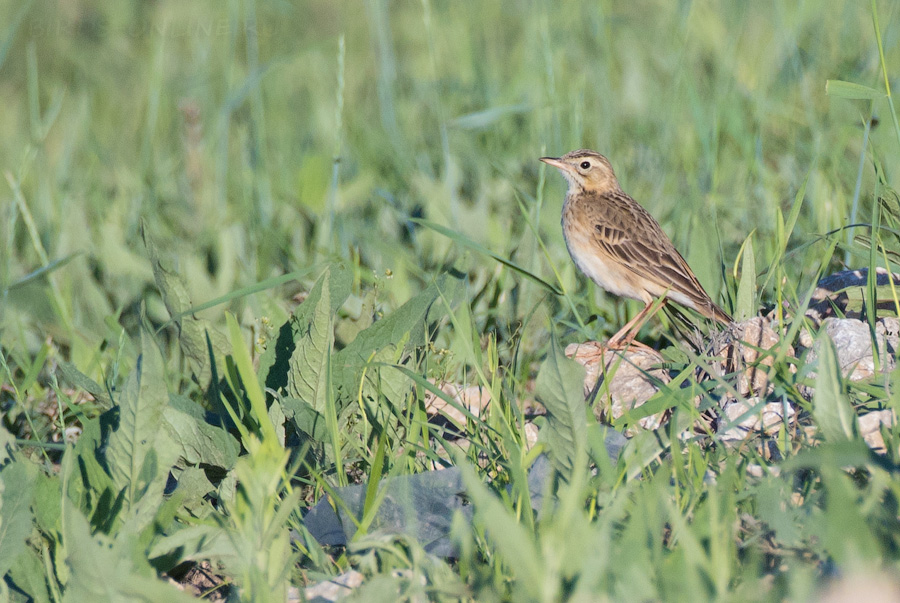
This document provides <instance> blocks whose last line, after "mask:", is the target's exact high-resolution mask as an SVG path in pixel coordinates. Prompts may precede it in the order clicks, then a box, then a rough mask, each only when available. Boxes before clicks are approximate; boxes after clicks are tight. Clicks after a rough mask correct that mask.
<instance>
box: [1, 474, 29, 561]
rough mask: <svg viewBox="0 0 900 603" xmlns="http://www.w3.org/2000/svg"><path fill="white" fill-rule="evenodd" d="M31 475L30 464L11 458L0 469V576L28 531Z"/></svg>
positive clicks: (16, 553) (17, 550)
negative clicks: (11, 459)
mask: <svg viewBox="0 0 900 603" xmlns="http://www.w3.org/2000/svg"><path fill="white" fill-rule="evenodd" d="M35 474H36V471H35V468H34V466H33V465H31V463H29V462H28V461H25V460H16V461H13V462H11V463H9V464H7V465H6V466H5V467H3V470H2V471H0V576H3V575H5V574H6V572H8V571H9V569H10V568H11V567H12V566H13V564H14V563H15V562H16V558H17V557H18V556H19V555H21V554H22V553H23V552H24V551H25V538H26V537H27V536H28V535H29V534H31V529H32V522H31V498H32V495H33V494H34V478H35Z"/></svg>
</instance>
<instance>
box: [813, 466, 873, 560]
mask: <svg viewBox="0 0 900 603" xmlns="http://www.w3.org/2000/svg"><path fill="white" fill-rule="evenodd" d="M821 471H822V480H823V482H824V485H825V492H826V496H825V517H824V518H823V519H824V521H823V524H824V532H825V533H824V534H823V536H824V543H823V544H824V545H825V548H826V550H827V551H828V555H829V557H831V558H832V559H834V561H835V562H836V563H837V564H838V565H839V566H840V567H848V566H852V565H855V564H862V565H863V566H864V567H871V566H872V565H873V564H878V563H880V561H881V553H880V547H879V546H878V542H877V541H876V539H875V534H873V531H872V528H871V527H870V526H869V525H868V524H867V522H866V514H865V513H861V512H860V508H859V495H860V492H859V489H858V486H857V485H856V484H854V483H853V480H852V478H851V477H850V476H848V475H847V473H846V472H845V471H844V470H843V469H842V468H840V467H838V466H835V465H825V466H823V467H822V468H821Z"/></svg>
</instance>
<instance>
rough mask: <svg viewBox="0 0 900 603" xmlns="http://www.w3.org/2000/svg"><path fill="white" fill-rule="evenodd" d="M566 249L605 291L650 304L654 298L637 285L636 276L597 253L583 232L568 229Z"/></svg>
mask: <svg viewBox="0 0 900 603" xmlns="http://www.w3.org/2000/svg"><path fill="white" fill-rule="evenodd" d="M565 230H566V247H567V248H568V250H569V255H571V256H572V260H573V261H574V262H575V265H576V266H577V267H578V269H579V270H581V271H582V272H583V273H584V274H585V275H587V277H588V278H590V279H591V280H592V281H594V282H595V283H597V285H598V286H600V287H601V288H603V289H604V290H606V291H608V292H610V293H612V294H614V295H621V296H623V297H630V298H632V299H639V300H641V301H643V302H649V301H651V300H652V299H653V298H652V296H650V295H649V293H648V292H647V291H646V290H645V289H644V288H643V287H641V286H639V285H638V283H637V277H636V275H635V274H634V273H633V272H631V271H630V270H628V269H627V268H624V267H622V266H621V265H620V264H619V263H618V262H615V261H612V260H608V259H606V258H604V257H603V256H602V255H600V254H598V253H596V252H595V251H594V248H593V241H592V240H591V238H590V237H589V236H585V235H584V234H583V233H581V232H577V231H575V230H573V229H568V228H566V229H565Z"/></svg>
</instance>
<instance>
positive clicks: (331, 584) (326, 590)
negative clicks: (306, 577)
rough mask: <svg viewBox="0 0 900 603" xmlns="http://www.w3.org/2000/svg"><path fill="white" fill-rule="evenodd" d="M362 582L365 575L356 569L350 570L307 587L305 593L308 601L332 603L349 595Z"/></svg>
mask: <svg viewBox="0 0 900 603" xmlns="http://www.w3.org/2000/svg"><path fill="white" fill-rule="evenodd" d="M362 583H363V575H362V574H361V573H359V572H358V571H356V570H350V571H347V572H344V573H343V574H341V575H340V576H335V577H334V578H332V579H331V580H326V581H325V582H319V583H317V584H313V585H312V586H308V587H306V589H305V591H304V593H303V594H304V595H305V600H306V601H310V602H315V603H326V602H327V603H330V602H331V601H338V600H339V599H343V598H344V597H346V596H348V595H349V594H351V593H352V592H353V591H354V589H356V588H359V587H360V586H361V585H362Z"/></svg>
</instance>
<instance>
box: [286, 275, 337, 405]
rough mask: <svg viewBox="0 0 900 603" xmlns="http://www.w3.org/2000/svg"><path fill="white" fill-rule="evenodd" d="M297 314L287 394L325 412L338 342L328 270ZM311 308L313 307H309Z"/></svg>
mask: <svg viewBox="0 0 900 603" xmlns="http://www.w3.org/2000/svg"><path fill="white" fill-rule="evenodd" d="M304 304H309V306H308V307H307V308H304V311H303V312H299V313H297V314H295V315H294V318H293V319H292V320H293V321H294V322H295V325H294V326H293V329H292V330H293V331H294V333H295V336H294V353H293V354H291V359H290V362H289V366H290V368H289V369H288V382H287V394H288V396H291V397H293V398H298V399H300V400H303V401H304V402H306V403H307V404H309V405H310V406H311V407H312V408H313V409H314V410H315V411H316V412H322V411H323V410H324V409H325V406H326V404H327V403H328V400H327V396H328V360H329V357H330V356H331V350H332V347H333V345H334V311H333V310H332V304H331V287H330V285H329V278H328V272H326V273H325V274H324V275H322V277H321V278H320V279H319V282H318V283H316V286H315V287H313V290H312V291H311V292H310V295H309V297H308V298H307V299H306V300H305V301H304ZM308 308H311V309H308Z"/></svg>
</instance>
